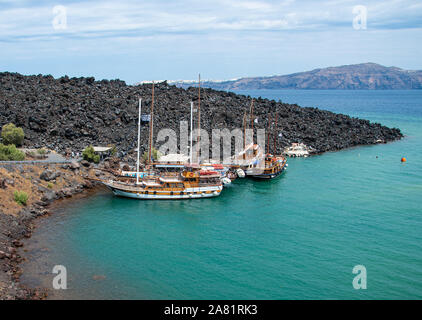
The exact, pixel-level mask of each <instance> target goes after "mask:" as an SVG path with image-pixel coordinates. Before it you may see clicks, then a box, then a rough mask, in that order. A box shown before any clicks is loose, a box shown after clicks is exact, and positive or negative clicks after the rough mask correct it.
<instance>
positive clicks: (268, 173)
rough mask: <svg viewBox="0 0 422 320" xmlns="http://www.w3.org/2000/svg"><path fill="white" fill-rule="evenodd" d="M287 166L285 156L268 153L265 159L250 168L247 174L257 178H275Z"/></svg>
mask: <svg viewBox="0 0 422 320" xmlns="http://www.w3.org/2000/svg"><path fill="white" fill-rule="evenodd" d="M286 168H287V160H286V159H285V158H284V157H276V156H273V155H271V154H267V155H266V156H265V159H263V161H261V162H260V163H259V164H258V165H257V166H255V167H253V168H251V169H248V170H247V171H246V175H247V176H250V177H252V178H257V179H274V178H276V177H278V176H279V175H280V174H281V173H283V171H285V170H286Z"/></svg>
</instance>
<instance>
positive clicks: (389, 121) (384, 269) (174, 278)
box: [22, 90, 422, 299]
mask: <svg viewBox="0 0 422 320" xmlns="http://www.w3.org/2000/svg"><path fill="white" fill-rule="evenodd" d="M240 93H245V92H240ZM247 94H250V95H253V96H262V97H269V98H275V99H276V100H278V99H281V100H282V101H284V102H289V103H298V104H299V105H302V106H313V107H315V106H316V107H319V108H321V109H328V110H331V111H335V112H341V113H346V114H350V115H352V116H360V117H363V118H367V119H369V120H371V121H376V122H381V123H382V124H385V125H388V126H394V127H399V128H401V129H402V131H403V132H404V133H405V134H406V135H407V136H406V138H405V139H404V140H402V141H399V142H394V143H389V144H382V145H376V146H365V147H357V148H353V149H349V150H345V151H341V152H336V153H326V154H324V155H321V156H316V157H312V158H308V159H289V168H288V170H287V172H286V173H285V174H284V175H283V176H282V177H280V178H278V179H276V180H272V181H253V180H247V179H245V180H237V181H236V182H235V183H233V185H232V186H230V187H229V188H227V189H225V190H224V191H223V194H222V195H221V196H220V197H217V198H213V199H200V200H187V201H138V200H130V199H122V198H116V197H113V196H112V195H111V194H110V193H109V192H108V191H103V192H99V193H97V194H96V195H95V196H92V197H88V198H78V199H77V200H76V201H68V202H66V205H65V206H61V207H59V208H57V209H55V210H54V211H55V214H54V215H52V216H51V217H49V218H48V219H42V220H41V221H39V227H38V229H37V230H36V231H35V233H34V235H33V237H32V239H30V240H29V241H28V242H27V245H26V248H27V250H28V252H27V253H26V256H27V258H28V262H27V263H25V264H24V265H23V267H24V272H25V273H24V275H23V277H22V280H23V282H24V283H26V284H30V285H35V286H37V285H43V286H47V287H51V280H52V277H53V275H52V274H51V270H52V269H53V266H54V265H64V266H66V268H67V272H68V288H69V289H68V290H66V291H53V292H52V293H53V294H52V297H53V298H88V299H94V298H106V299H117V298H127V299H167V298H168V299H392V298H398V299H416V298H417V299H421V298H422V232H421V230H422V200H421V199H422V197H421V195H422V160H421V155H422V91H313V90H307V91H295V90H283V91H273V90H260V91H249V92H247ZM402 156H405V157H406V158H407V160H408V161H407V162H406V163H401V162H400V158H401V157H402ZM355 265H364V266H365V267H366V268H367V273H368V281H367V282H368V288H367V290H354V289H353V286H352V280H353V277H354V276H355V275H353V274H352V269H353V267H354V266H355Z"/></svg>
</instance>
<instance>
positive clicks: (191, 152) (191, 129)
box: [189, 101, 193, 163]
mask: <svg viewBox="0 0 422 320" xmlns="http://www.w3.org/2000/svg"><path fill="white" fill-rule="evenodd" d="M192 140H193V101H191V103H190V148H189V159H190V163H192V162H193V159H192V157H193V150H192Z"/></svg>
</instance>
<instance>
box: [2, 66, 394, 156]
mask: <svg viewBox="0 0 422 320" xmlns="http://www.w3.org/2000/svg"><path fill="white" fill-rule="evenodd" d="M139 97H142V99H143V113H144V114H145V113H148V112H149V108H150V106H151V85H150V84H144V85H137V86H128V85H126V84H125V83H124V82H123V81H120V80H111V81H107V80H102V81H95V80H94V79H93V78H68V77H66V76H65V77H62V78H59V79H54V78H53V77H52V76H42V75H38V76H22V75H20V74H16V73H0V125H1V126H2V125H4V124H6V123H9V122H13V123H15V124H17V125H19V126H22V127H23V129H24V131H25V141H24V144H25V146H28V147H47V148H50V149H54V150H56V151H59V152H61V153H63V152H65V150H66V149H71V150H72V151H74V152H82V150H83V149H84V148H85V147H86V146H88V145H90V144H94V145H108V144H115V145H116V147H117V150H118V151H119V155H120V156H124V155H127V154H128V153H132V152H133V151H134V149H135V148H136V141H137V117H138V98H139ZM197 99H198V90H197V89H196V88H189V89H186V90H185V89H182V88H177V87H176V86H171V85H168V84H167V83H165V82H164V83H158V84H156V87H155V109H154V110H155V112H154V137H155V139H154V140H155V141H156V137H157V133H158V132H159V130H160V129H163V128H172V129H174V130H175V131H176V132H177V133H179V122H180V121H188V122H189V117H190V102H191V101H195V102H196V101H197ZM250 102H251V98H250V97H246V96H243V95H236V94H234V93H231V92H225V91H215V90H212V89H204V90H203V91H202V93H201V123H202V124H201V127H202V128H204V129H206V130H208V132H209V134H210V136H211V129H213V128H219V129H223V128H229V129H234V128H242V122H243V114H244V112H245V110H249V106H250ZM254 110H255V112H254V114H255V115H256V116H257V117H258V123H257V124H256V125H255V127H256V128H266V127H267V126H268V119H267V116H268V114H272V119H273V120H274V115H275V113H277V114H278V130H277V131H278V132H280V133H282V137H279V138H278V147H277V150H276V151H275V150H271V151H272V152H277V153H280V152H281V150H282V148H283V147H285V146H288V145H290V144H291V143H293V142H304V143H305V144H307V145H310V146H312V147H313V148H315V150H316V151H317V152H325V151H332V150H340V149H343V148H347V147H352V146H356V145H364V144H374V143H376V142H377V141H378V140H381V141H384V142H387V141H393V140H396V139H400V138H401V137H402V134H401V132H400V130H399V129H390V128H387V127H385V126H381V125H380V124H377V123H375V124H374V123H370V122H369V121H367V120H362V119H357V118H351V117H349V116H346V115H342V114H335V113H332V112H329V111H324V110H319V109H315V108H301V107H299V106H297V105H290V104H285V103H281V102H275V101H271V100H267V99H261V98H258V99H256V100H255V107H254ZM272 139H273V138H272ZM272 139H271V140H272ZM141 142H142V150H146V148H147V144H148V125H144V126H143V127H142V141H141ZM272 144H273V143H271V145H272Z"/></svg>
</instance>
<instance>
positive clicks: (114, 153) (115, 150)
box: [108, 144, 117, 156]
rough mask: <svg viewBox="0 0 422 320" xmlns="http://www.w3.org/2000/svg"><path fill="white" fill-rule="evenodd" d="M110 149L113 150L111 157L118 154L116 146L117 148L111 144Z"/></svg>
mask: <svg viewBox="0 0 422 320" xmlns="http://www.w3.org/2000/svg"><path fill="white" fill-rule="evenodd" d="M108 147H110V148H111V150H110V155H111V156H114V155H116V153H117V148H116V146H115V145H114V144H109V145H108Z"/></svg>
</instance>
